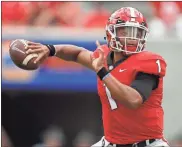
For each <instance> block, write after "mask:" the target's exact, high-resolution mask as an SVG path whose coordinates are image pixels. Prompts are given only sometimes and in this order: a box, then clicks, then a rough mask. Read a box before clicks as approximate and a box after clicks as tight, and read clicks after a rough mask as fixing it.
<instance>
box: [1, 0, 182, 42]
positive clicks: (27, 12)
mask: <svg viewBox="0 0 182 147" xmlns="http://www.w3.org/2000/svg"><path fill="white" fill-rule="evenodd" d="M111 4H113V5H114V3H111V2H41V1H40V2H28V1H27V2H2V25H3V26H5V25H26V26H27V25H31V26H44V27H48V26H59V27H82V28H83V27H86V28H96V27H97V28H103V27H105V24H106V21H107V19H108V17H109V16H110V14H111V13H112V9H109V8H110V7H111ZM138 5H141V3H138ZM109 6H110V7H109ZM122 6H125V5H123V2H120V5H118V7H116V9H118V8H120V7H122ZM130 6H132V5H130ZM143 6H144V7H149V10H148V11H151V12H147V9H146V10H145V11H146V12H144V11H142V10H141V12H142V13H144V14H145V13H146V14H148V13H149V16H147V19H148V21H149V26H150V28H151V34H152V36H154V37H161V36H164V35H166V33H167V35H169V36H171V35H173V33H175V35H177V36H178V37H180V38H182V35H181V34H182V26H181V25H182V2H180V1H179V2H172V1H171V2H165V1H160V2H155V1H153V2H147V3H145V4H143V5H141V6H137V5H136V8H138V9H140V7H143ZM15 10H16V11H15Z"/></svg>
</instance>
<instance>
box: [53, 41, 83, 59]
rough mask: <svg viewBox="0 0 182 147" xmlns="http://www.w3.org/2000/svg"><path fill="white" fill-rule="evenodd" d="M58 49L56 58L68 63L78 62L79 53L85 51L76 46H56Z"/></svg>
mask: <svg viewBox="0 0 182 147" xmlns="http://www.w3.org/2000/svg"><path fill="white" fill-rule="evenodd" d="M54 47H55V49H56V55H55V56H56V57H58V58H61V59H63V60H66V61H76V60H77V57H78V55H79V53H80V52H81V51H84V50H85V49H84V48H82V47H78V46H75V45H67V44H65V45H64V44H62V45H54Z"/></svg>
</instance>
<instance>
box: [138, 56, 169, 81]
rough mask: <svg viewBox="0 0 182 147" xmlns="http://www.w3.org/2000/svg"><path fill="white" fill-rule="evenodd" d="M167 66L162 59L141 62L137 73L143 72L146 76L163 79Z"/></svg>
mask: <svg viewBox="0 0 182 147" xmlns="http://www.w3.org/2000/svg"><path fill="white" fill-rule="evenodd" d="M166 67H167V64H166V62H165V60H164V59H163V58H160V57H159V58H157V57H156V58H152V59H148V60H141V61H140V64H139V66H138V67H137V69H136V70H137V72H143V73H148V74H153V75H157V76H159V77H164V76H165V74H166Z"/></svg>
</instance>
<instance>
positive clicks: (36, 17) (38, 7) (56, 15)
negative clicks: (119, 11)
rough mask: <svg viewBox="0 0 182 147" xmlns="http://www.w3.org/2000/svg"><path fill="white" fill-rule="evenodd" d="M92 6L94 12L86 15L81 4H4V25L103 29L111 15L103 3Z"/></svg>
mask: <svg viewBox="0 0 182 147" xmlns="http://www.w3.org/2000/svg"><path fill="white" fill-rule="evenodd" d="M92 5H93V6H92V7H93V8H94V9H93V11H89V13H85V11H84V10H83V9H82V4H81V3H80V2H41V1H40V2H2V12H3V13H2V24H3V25H9V24H11V25H12V24H13V25H15V24H16V25H35V26H45V27H46V26H50V25H51V26H60V27H80V26H84V27H103V26H104V25H105V22H106V21H107V18H108V17H109V15H110V13H109V12H108V11H107V10H106V9H104V8H103V7H102V6H103V2H92ZM14 10H16V11H14ZM85 18H86V19H85Z"/></svg>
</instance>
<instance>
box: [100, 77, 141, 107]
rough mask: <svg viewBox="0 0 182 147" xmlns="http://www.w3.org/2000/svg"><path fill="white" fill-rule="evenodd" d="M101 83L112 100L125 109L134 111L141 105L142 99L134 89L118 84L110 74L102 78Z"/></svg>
mask: <svg viewBox="0 0 182 147" xmlns="http://www.w3.org/2000/svg"><path fill="white" fill-rule="evenodd" d="M103 82H104V83H105V85H106V86H107V88H108V89H109V91H110V92H111V95H112V98H113V99H115V100H117V101H119V102H121V103H122V104H123V105H125V106H126V107H128V108H132V109H136V108H138V107H139V106H140V105H141V104H142V98H141V96H140V94H139V93H138V92H137V91H136V90H135V89H133V88H131V87H129V86H127V85H125V84H122V83H120V82H119V81H118V80H117V79H116V78H115V77H114V76H112V75H111V74H110V75H109V76H107V77H106V78H104V80H103Z"/></svg>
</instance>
